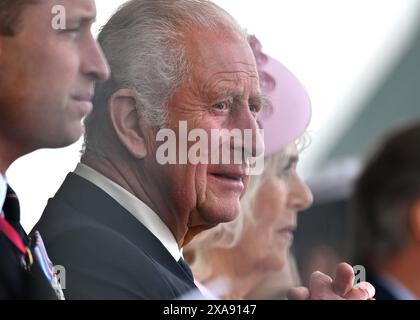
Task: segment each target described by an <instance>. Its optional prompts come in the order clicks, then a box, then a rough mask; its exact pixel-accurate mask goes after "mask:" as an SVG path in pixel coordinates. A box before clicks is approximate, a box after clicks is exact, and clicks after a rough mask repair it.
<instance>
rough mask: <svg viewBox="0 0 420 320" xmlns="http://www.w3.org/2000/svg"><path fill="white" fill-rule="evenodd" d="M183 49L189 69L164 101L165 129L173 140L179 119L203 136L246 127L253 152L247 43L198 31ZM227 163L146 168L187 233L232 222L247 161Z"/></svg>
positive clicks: (254, 95) (253, 88)
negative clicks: (182, 82)
mask: <svg viewBox="0 0 420 320" xmlns="http://www.w3.org/2000/svg"><path fill="white" fill-rule="evenodd" d="M186 48H187V55H188V57H189V58H190V60H191V63H192V65H193V70H192V74H191V78H190V81H187V83H186V84H185V85H183V86H181V87H180V88H178V89H177V90H176V92H175V93H174V95H173V97H172V99H171V101H170V102H169V124H168V127H169V128H170V129H172V130H174V131H175V132H176V133H177V138H178V139H179V135H178V132H179V130H178V128H179V123H180V121H186V122H187V125H188V131H191V130H192V129H195V128H201V129H204V131H205V132H206V133H207V134H208V137H210V136H211V129H228V130H232V129H239V130H241V131H242V130H245V129H248V130H251V132H252V135H253V138H254V142H255V143H254V144H253V145H252V147H251V148H250V149H252V150H245V151H244V153H248V154H251V153H254V154H255V152H256V150H255V147H256V143H257V139H258V143H261V137H260V136H259V133H258V132H257V130H258V125H257V121H256V117H257V115H258V113H259V111H260V109H261V104H262V98H261V94H260V88H259V79H258V74H257V70H256V65H255V60H254V57H253V54H252V51H251V49H250V47H249V45H248V43H247V42H246V41H244V40H238V39H234V38H232V37H230V36H227V35H225V34H224V33H221V34H218V35H214V34H212V33H209V32H197V33H195V34H191V36H190V37H188V40H187V41H186ZM178 145H179V144H178ZM231 148H232V149H233V148H234V146H233V144H232V146H231ZM241 148H242V147H241ZM244 148H245V147H244ZM210 149H211V148H210ZM178 151H179V150H178ZM209 152H210V153H213V152H219V151H218V150H210V151H209ZM232 154H233V152H232ZM230 162H231V164H212V163H211V164H202V163H200V164H196V165H193V164H191V163H188V164H183V165H180V164H177V165H165V166H159V165H156V166H155V167H154V168H152V169H151V170H154V171H155V172H156V176H158V177H159V180H162V181H163V182H162V185H165V186H167V188H166V189H165V190H162V192H165V193H166V194H167V195H168V197H169V203H170V205H171V206H172V207H173V208H174V209H176V212H178V213H182V214H181V216H178V219H180V220H181V221H180V224H181V225H182V224H184V225H188V227H189V231H190V233H193V234H195V233H197V232H199V231H201V230H203V229H207V228H209V227H212V226H214V225H216V224H218V223H221V222H226V221H231V220H233V219H234V218H235V217H236V216H237V214H238V213H239V199H240V197H241V195H242V194H243V193H244V192H245V190H246V188H247V183H248V176H247V175H246V174H245V171H246V164H245V161H243V162H242V164H233V163H232V162H233V161H230ZM157 183H161V182H157Z"/></svg>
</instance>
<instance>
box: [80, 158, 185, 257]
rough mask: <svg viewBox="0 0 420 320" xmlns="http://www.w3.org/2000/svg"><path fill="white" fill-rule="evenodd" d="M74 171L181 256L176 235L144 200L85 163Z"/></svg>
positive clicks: (171, 251) (171, 252)
mask: <svg viewBox="0 0 420 320" xmlns="http://www.w3.org/2000/svg"><path fill="white" fill-rule="evenodd" d="M74 173H75V174H77V175H78V176H80V177H82V178H84V179H86V180H88V181H90V182H92V183H93V184H94V185H96V186H97V187H99V188H100V189H102V190H103V191H104V192H105V193H107V194H108V195H109V196H110V197H112V198H113V199H114V200H115V201H117V202H118V203H119V204H120V205H121V206H123V207H124V208H125V209H126V210H127V211H129V212H130V213H131V214H132V215H133V216H134V217H135V218H136V219H137V220H138V221H140V222H141V223H142V224H143V225H144V226H145V227H146V228H147V229H148V230H149V231H150V232H151V233H153V235H154V236H155V237H156V238H158V239H159V241H160V242H161V243H162V244H163V245H164V246H165V248H166V249H167V250H168V251H169V253H170V254H171V255H172V256H173V258H174V259H175V260H176V261H178V260H179V259H180V258H181V256H182V255H181V250H180V249H179V247H178V243H177V242H176V239H175V237H174V235H173V234H172V232H171V231H170V230H169V228H168V227H167V226H166V224H165V223H164V222H163V221H162V220H161V219H160V217H159V216H158V215H157V214H156V213H155V212H154V211H153V210H152V209H151V208H149V207H148V206H147V205H146V204H145V203H144V202H143V201H141V200H140V199H139V198H137V197H135V196H134V195H133V194H131V193H130V192H128V191H127V190H125V189H124V188H123V187H121V186H120V185H118V184H117V183H115V182H114V181H112V180H110V179H108V178H107V177H105V176H104V175H103V174H101V173H99V172H98V171H96V170H94V169H92V168H91V167H89V166H87V165H85V164H83V163H79V164H78V165H77V167H76V169H75V170H74Z"/></svg>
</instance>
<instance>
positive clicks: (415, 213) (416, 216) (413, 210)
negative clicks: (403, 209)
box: [409, 198, 420, 243]
mask: <svg viewBox="0 0 420 320" xmlns="http://www.w3.org/2000/svg"><path fill="white" fill-rule="evenodd" d="M409 210H410V212H409V223H410V227H409V228H410V230H411V232H412V236H413V238H414V239H415V240H416V241H417V242H419V243H420V198H418V199H417V200H416V201H414V202H413V204H412V205H411V207H410V209H409Z"/></svg>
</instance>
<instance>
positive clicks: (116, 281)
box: [34, 173, 197, 299]
mask: <svg viewBox="0 0 420 320" xmlns="http://www.w3.org/2000/svg"><path fill="white" fill-rule="evenodd" d="M34 230H39V231H40V232H41V234H42V236H43V238H44V242H45V245H46V247H47V248H48V252H49V255H50V258H51V259H52V261H54V264H58V265H62V266H64V267H65V270H66V282H65V288H66V289H65V290H64V295H65V296H66V299H174V298H177V297H179V296H181V295H183V294H185V293H188V292H190V291H191V290H196V289H197V288H196V286H195V284H194V282H193V280H192V279H191V278H190V277H189V276H188V275H187V274H186V272H185V271H184V270H183V269H182V268H181V267H180V265H179V264H178V263H177V261H175V259H174V258H173V257H172V256H171V254H170V253H169V252H168V251H167V250H166V248H165V247H164V246H163V245H162V243H161V242H160V241H159V240H158V239H157V238H156V237H155V236H154V235H153V234H152V233H151V232H149V231H148V229H147V228H146V227H144V226H143V225H142V224H141V223H140V222H139V221H138V220H137V219H136V218H135V217H133V216H132V214H131V213H129V212H128V211H127V210H126V209H124V208H123V207H122V206H121V205H120V204H118V203H117V202H116V201H115V200H114V199H112V198H111V197H110V196H109V195H107V194H106V193H105V192H104V191H102V190H101V189H100V188H98V187H97V186H95V185H94V184H92V183H91V182H89V181H87V180H85V179H83V178H81V177H79V176H77V175H76V174H73V173H70V174H68V176H67V178H66V179H65V181H64V183H63V184H62V186H61V187H60V189H59V190H58V191H57V193H56V195H55V196H54V198H52V199H50V200H49V202H48V205H47V207H46V209H45V211H44V213H43V215H42V217H41V220H40V221H39V223H38V224H37V225H36V226H35V228H34Z"/></svg>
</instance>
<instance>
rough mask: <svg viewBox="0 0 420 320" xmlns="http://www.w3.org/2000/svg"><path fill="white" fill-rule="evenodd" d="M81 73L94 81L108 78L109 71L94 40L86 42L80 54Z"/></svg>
mask: <svg viewBox="0 0 420 320" xmlns="http://www.w3.org/2000/svg"><path fill="white" fill-rule="evenodd" d="M82 55H83V57H82V66H81V68H82V73H83V74H85V75H89V76H90V77H91V78H92V79H94V80H106V79H108V78H109V76H110V69H109V65H108V62H107V61H106V58H105V55H104V53H103V51H102V49H101V47H100V46H99V44H98V43H97V42H96V40H95V39H93V38H92V39H91V40H90V41H88V42H87V43H86V44H85V46H84V47H83V52H82Z"/></svg>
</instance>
